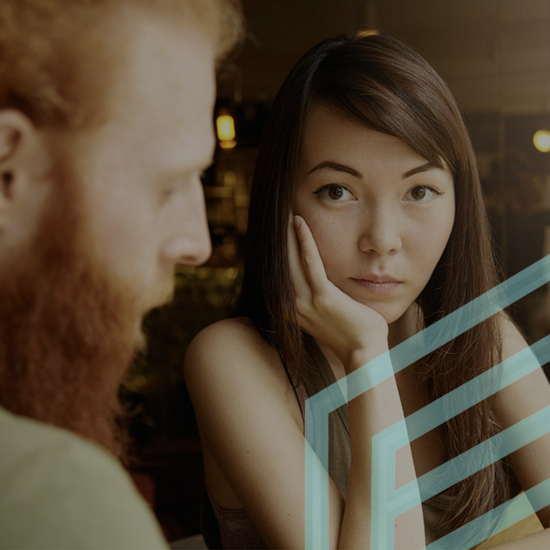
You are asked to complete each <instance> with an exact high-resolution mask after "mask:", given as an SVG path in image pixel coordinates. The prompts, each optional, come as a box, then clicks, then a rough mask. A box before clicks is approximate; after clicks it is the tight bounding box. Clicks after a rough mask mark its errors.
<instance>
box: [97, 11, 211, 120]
mask: <svg viewBox="0 0 550 550" xmlns="http://www.w3.org/2000/svg"><path fill="white" fill-rule="evenodd" d="M129 11H130V14H129V15H126V16H125V18H124V22H123V25H124V29H123V31H122V32H121V33H119V34H118V36H117V38H116V39H115V40H114V41H113V44H112V47H113V48H114V49H115V51H116V52H121V51H122V55H121V56H120V62H119V63H118V64H116V63H115V65H118V67H116V71H117V74H116V75H115V78H114V80H115V82H114V85H113V87H112V90H111V93H110V94H109V97H108V98H107V102H108V104H110V107H111V110H112V114H115V115H116V117H117V118H121V117H123V116H126V117H127V119H128V120H127V122H128V123H131V121H132V120H134V119H136V118H137V117H142V118H144V119H148V120H149V121H150V122H151V123H152V124H153V123H154V122H158V121H162V120H171V121H172V122H174V121H176V120H178V119H180V121H181V122H183V121H184V119H185V122H186V124H188V125H193V123H194V121H195V122H196V123H199V122H198V121H199V120H200V118H201V117H202V116H204V115H205V114H206V113H208V116H210V111H211V109H212V105H213V102H214V96H215V74H214V70H215V41H214V39H213V37H212V36H210V34H209V32H208V30H207V29H205V28H203V27H202V26H201V25H200V24H198V23H196V22H193V21H192V20H188V21H182V20H181V19H178V20H177V22H173V21H170V20H169V19H168V18H167V17H166V16H165V15H163V14H162V13H159V14H157V15H156V16H155V15H154V11H153V13H152V14H151V16H146V15H147V14H146V13H145V12H143V11H140V10H137V9H130V10H129Z"/></svg>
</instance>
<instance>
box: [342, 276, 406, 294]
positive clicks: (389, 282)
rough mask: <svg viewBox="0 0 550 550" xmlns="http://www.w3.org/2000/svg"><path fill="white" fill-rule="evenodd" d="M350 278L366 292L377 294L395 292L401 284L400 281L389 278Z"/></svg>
mask: <svg viewBox="0 0 550 550" xmlns="http://www.w3.org/2000/svg"><path fill="white" fill-rule="evenodd" d="M351 280H352V281H353V282H355V283H356V284H358V285H359V286H360V287H362V288H364V289H365V290H366V291H367V292H369V293H371V294H378V295H384V294H391V293H392V292H395V291H396V290H397V289H398V288H399V286H401V284H402V283H401V281H396V280H393V279H391V278H387V279H381V280H371V279H353V278H352V279H351Z"/></svg>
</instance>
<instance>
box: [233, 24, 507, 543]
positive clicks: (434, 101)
mask: <svg viewBox="0 0 550 550" xmlns="http://www.w3.org/2000/svg"><path fill="white" fill-rule="evenodd" d="M318 103H322V104H324V105H327V106H329V107H330V108H332V109H334V110H336V111H337V112H339V113H341V114H343V115H344V116H346V117H348V118H350V119H352V120H354V121H359V122H360V123H361V124H364V125H365V126H367V127H369V128H373V129H375V130H378V131H380V132H384V133H386V134H390V135H393V136H396V137H397V138H399V139H401V140H402V141H403V142H405V143H406V144H407V145H409V146H410V147H411V149H412V150H413V151H415V152H416V153H418V154H419V155H420V156H422V157H423V158H425V159H426V160H428V161H430V162H431V163H432V164H434V165H435V166H443V163H444V164H445V165H446V166H447V167H448V168H449V169H450V171H451V173H452V175H453V178H454V184H455V196H456V215H455V223H454V227H453V230H452V233H451V236H450V238H449V241H448V244H447V246H446V249H445V251H444V253H443V255H442V257H441V259H440V261H439V263H438V265H437V267H436V268H435V270H434V273H433V275H432V277H431V279H430V281H429V282H428V284H427V286H426V287H425V289H424V290H423V292H422V294H421V295H420V297H419V299H418V303H419V305H420V307H421V310H422V312H423V316H424V325H425V326H426V327H427V326H430V325H432V324H433V323H435V322H436V321H438V320H439V319H442V318H443V317H445V316H447V315H449V314H450V313H452V312H453V311H455V310H457V309H458V308H460V307H461V306H463V305H465V304H467V303H468V302H470V301H471V300H473V299H474V298H476V297H478V296H479V295H481V294H483V293H484V292H486V291H488V290H490V289H491V288H493V287H494V286H495V285H496V284H497V275H496V270H495V266H494V259H493V254H492V249H491V238H490V229H489V224H488V219H487V214H486V211H485V206H484V201H483V195H482V190H481V185H480V182H479V176H478V172H477V166H476V159H475V155H474V151H473V149H472V146H471V143H470V139H469V135H468V132H467V130H466V127H465V125H464V122H463V118H462V115H461V113H460V111H459V109H458V106H457V104H456V101H455V100H454V98H453V96H452V94H451V92H450V91H449V89H448V88H447V86H446V85H445V83H444V82H443V80H442V79H441V78H440V77H439V76H438V75H437V73H436V72H435V70H434V69H433V68H432V67H431V65H430V64H429V62H428V61H426V60H425V59H424V58H423V57H422V56H421V55H420V54H419V53H417V52H416V51H414V50H413V49H412V48H410V47H409V46H407V45H406V44H404V43H403V42H401V41H400V40H398V39H397V38H395V37H393V36H391V35H387V34H378V33H365V32H360V31H358V32H355V33H353V34H350V35H347V36H342V37H338V38H336V39H330V40H326V41H324V42H321V43H320V44H318V45H317V46H315V47H314V48H312V49H311V50H310V51H309V52H307V53H306V54H305V55H304V57H302V59H301V60H300V61H299V62H298V63H297V64H296V66H295V67H294V68H293V70H292V71H291V73H290V74H289V76H288V77H287V79H286V80H285V82H284V83H283V86H282V87H281V89H280V91H279V93H278V95H277V97H276V99H275V101H274V104H273V106H272V109H271V114H270V118H269V120H268V123H267V125H266V127H265V130H264V134H263V138H262V144H261V148H260V152H259V156H258V161H257V166H256V172H255V175H254V182H253V187H252V194H251V200H250V213H249V222H248V233H247V257H246V261H245V271H244V275H243V281H242V288H241V293H240V296H239V301H238V306H237V311H236V313H237V314H238V315H244V316H246V317H248V318H250V319H251V320H252V321H253V322H254V323H255V324H256V326H257V327H258V329H259V330H260V332H261V334H262V336H263V337H264V339H265V340H266V341H267V342H268V343H270V344H271V345H273V346H274V347H275V348H276V349H277V350H278V351H279V353H280V355H281V358H282V360H283V361H284V362H285V364H287V365H288V366H291V367H292V368H299V365H300V364H301V361H302V355H303V342H302V334H301V331H300V327H299V325H298V323H297V320H296V313H295V309H294V295H293V289H292V284H291V280H290V276H289V266H288V258H287V224H288V216H289V213H290V212H291V207H292V197H293V190H294V189H293V185H294V181H295V174H296V167H297V163H298V159H299V156H300V149H301V139H302V132H303V127H304V123H305V120H306V118H307V116H308V112H309V110H310V108H311V106H312V105H313V104H318ZM500 356H501V336H500V328H499V322H498V319H497V318H495V317H492V318H489V319H487V320H486V321H484V322H482V323H481V324H479V325H477V326H476V327H475V328H474V329H472V330H470V331H467V332H466V333H464V334H462V335H461V336H458V337H457V338H455V339H454V340H452V341H451V342H449V343H448V344H445V345H444V346H442V347H440V348H439V349H438V350H436V351H434V352H433V353H431V354H429V355H428V356H426V357H425V358H424V359H423V360H422V365H421V368H422V370H423V374H424V378H425V381H426V383H427V384H428V387H429V389H430V392H431V397H432V399H437V398H439V397H441V396H443V395H445V394H447V393H448V392H449V391H451V390H453V389H455V388H456V387H458V386H460V385H462V384H464V383H465V382H467V381H468V380H471V379H472V378H474V377H475V376H477V375H479V374H481V373H483V372H485V371H487V370H489V369H490V368H491V367H493V366H494V365H496V364H497V363H498V362H499V360H500ZM443 428H444V436H445V439H444V444H445V451H446V459H451V458H454V457H456V456H458V455H460V454H462V453H463V452H465V451H467V450H468V449H471V448H472V447H474V446H475V445H477V444H479V443H481V442H482V441H485V440H486V439H488V438H489V437H491V436H493V435H495V434H496V433H497V432H498V431H499V430H500V428H499V425H498V422H497V418H496V414H495V402H494V397H492V398H488V399H485V400H484V401H481V402H480V403H478V404H477V405H475V406H473V407H470V408H469V409H467V410H466V411H465V412H464V413H462V414H460V415H458V416H456V417H454V418H452V419H451V420H449V421H448V422H447V423H446V424H445V425H444V427H443ZM452 491H453V498H452V505H451V508H449V509H448V510H446V511H445V514H444V515H443V517H442V518H441V521H440V523H439V526H440V527H441V528H442V531H443V532H449V531H451V530H453V529H455V528H457V527H460V526H462V525H464V524H466V523H468V522H469V521H471V520H473V519H475V518H476V517H479V516H481V515H482V514H484V513H485V512H488V511H489V510H491V509H493V508H494V507H495V506H497V505H499V504H501V503H502V502H504V501H506V500H507V499H508V498H509V492H510V490H509V482H508V475H507V467H506V465H505V464H504V463H503V462H502V461H497V462H494V463H493V464H492V465H491V466H489V467H486V468H484V469H483V470H481V471H478V472H477V473H475V474H473V475H471V476H470V477H468V478H466V479H465V480H463V481H462V482H460V483H457V484H456V485H455V486H454V487H453V488H452Z"/></svg>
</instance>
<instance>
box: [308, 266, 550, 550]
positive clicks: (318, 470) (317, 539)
mask: <svg viewBox="0 0 550 550" xmlns="http://www.w3.org/2000/svg"><path fill="white" fill-rule="evenodd" d="M548 282H550V256H546V257H544V258H542V260H539V261H538V262H536V263H534V264H533V265H531V266H530V267H528V268H527V269H524V270H523V271H521V272H520V273H518V274H517V275H515V276H514V277H511V278H510V279H508V280H506V281H504V282H503V283H501V284H500V285H498V286H497V287H495V288H493V289H491V290H490V291H488V292H486V293H485V294H483V295H481V296H479V297H478V298H476V299H475V300H472V302H470V303H468V304H466V305H464V306H462V307H461V308H459V309H458V310H456V311H454V312H452V313H451V314H450V315H448V316H447V317H445V318H444V319H441V320H440V321H438V322H436V323H434V324H433V325H431V326H430V327H428V328H426V329H424V330H423V331H421V332H419V333H418V334H415V335H414V336H412V337H411V338H409V339H408V340H406V341H405V342H402V343H401V344H400V345H398V346H396V347H394V348H393V349H392V350H391V351H390V352H386V353H385V354H383V355H381V356H380V357H377V358H376V359H374V360H373V361H370V362H369V363H367V364H366V365H364V366H363V367H361V368H360V369H358V370H356V371H355V372H353V373H351V374H350V375H348V376H346V377H345V378H343V379H341V380H339V381H337V382H336V383H334V384H332V385H331V386H329V387H328V388H325V389H324V390H323V391H321V392H319V393H317V394H316V395H314V396H312V397H310V398H309V399H308V400H307V401H306V407H305V409H306V410H305V436H306V444H305V446H306V453H305V462H306V464H305V469H306V484H305V508H306V509H305V519H306V521H305V535H306V536H305V539H306V548H307V549H308V550H314V549H315V550H317V549H319V550H325V549H326V550H328V415H329V414H330V413H331V412H333V411H334V410H336V409H337V408H339V407H341V406H342V405H344V404H345V403H348V402H349V401H350V400H351V399H353V398H354V397H357V396H358V395H361V394H362V393H364V392H366V391H368V390H369V389H371V388H373V387H374V386H376V385H377V384H379V383H380V382H382V381H384V380H386V379H387V378H389V377H390V376H394V375H395V373H396V372H399V371H400V370H402V369H404V368H406V367H407V366H409V365H411V364H412V363H414V362H415V361H417V360H419V359H421V358H422V357H424V356H425V355H427V354H428V353H431V352H432V351H434V350H435V349H437V348H438V347H440V346H442V345H443V344H445V343H447V342H449V341H450V340H452V339H453V338H456V337H457V336H458V335H460V334H462V333H463V332H465V331H467V330H469V329H471V328H473V327H474V326H476V325H477V324H479V323H480V322H482V321H484V320H485V319H487V318H489V317H491V316H492V315H494V314H495V313H498V312H499V311H501V310H502V309H503V308H505V307H508V306H509V305H511V304H513V303H514V302H516V301H517V300H519V299H520V298H522V297H524V296H525V295H527V294H529V293H530V292H532V291H533V290H536V289H537V288H539V287H541V286H542V285H544V284H547V283H548ZM548 344H549V341H548V338H545V339H543V340H541V341H540V342H538V343H537V344H535V345H533V346H532V347H531V348H527V349H526V350H523V351H522V352H520V353H518V354H516V355H515V356H513V357H510V358H509V359H507V360H506V361H504V362H503V363H501V364H500V365H497V366H496V367H493V369H491V370H490V371H488V372H486V373H483V374H482V375H480V376H479V377H477V378H476V379H475V380H472V381H470V382H468V383H467V384H465V385H464V386H467V387H468V388H469V391H466V390H465V391H463V392H460V391H459V390H461V388H463V387H464V386H462V387H461V388H457V390H455V391H454V392H450V394H448V395H446V396H443V397H442V398H440V399H438V400H436V401H435V402H434V403H431V404H430V405H428V406H427V407H425V408H424V409H422V410H421V411H417V413H415V414H414V415H411V416H410V417H408V418H407V419H405V420H404V421H401V422H398V423H397V424H396V425H394V426H392V427H390V428H388V429H387V430H385V431H384V432H382V433H381V434H378V435H377V436H375V438H373V458H372V463H373V468H372V473H373V477H372V488H373V493H372V498H373V502H372V506H371V510H372V514H373V517H372V522H371V525H372V526H373V531H372V536H373V538H372V539H371V543H372V544H371V548H376V549H377V550H378V549H386V548H387V549H388V550H390V549H392V548H393V519H391V518H394V517H395V516H396V515H399V514H401V513H403V512H404V511H406V510H407V509H409V508H411V507H413V506H416V505H418V504H419V503H420V502H422V501H423V500H426V499H427V498H429V496H426V495H432V494H436V493H433V491H434V490H435V489H434V488H433V487H435V486H436V485H437V483H439V485H437V487H441V483H442V480H441V479H439V480H438V482H437V483H435V481H434V480H435V476H431V477H426V476H423V477H422V478H420V479H418V480H415V481H413V482H411V483H409V484H408V485H407V486H405V487H402V488H401V489H399V490H398V491H395V490H394V489H393V488H392V484H393V479H394V475H395V450H397V449H398V448H399V447H401V446H403V445H405V444H407V443H408V442H409V441H410V440H414V439H416V438H417V437H419V436H420V435H422V434H423V433H426V432H427V431H429V430H430V429H432V428H427V427H428V426H430V425H432V424H433V422H435V421H436V420H438V424H436V425H439V424H440V423H441V422H444V421H446V420H447V419H448V418H451V417H452V416H454V415H456V414H459V412H461V411H462V410H465V408H467V407H465V408H461V407H463V406H464V403H465V402H470V405H469V406H471V405H472V404H474V403H477V402H479V401H481V400H482V399H484V398H485V397H487V396H488V395H492V393H495V391H498V390H499V389H501V387H505V386H506V385H508V384H510V383H512V381H513V380H512V378H513V374H514V372H513V369H514V368H516V369H517V368H518V367H519V372H523V373H524V374H522V375H521V376H525V374H528V372H531V371H532V370H534V369H535V368H538V366H539V364H538V362H537V360H536V358H537V355H538V359H540V360H542V363H544V362H547V359H546V358H547V357H548V355H547V352H548ZM510 365H512V366H513V367H510V368H508V367H509V366H510ZM514 365H515V367H514ZM529 369H531V370H529ZM521 376H520V377H521ZM500 384H504V385H502V386H500ZM491 389H492V390H493V391H492V392H491V391H490V390H491ZM488 391H489V392H490V393H487V392H488ZM472 399H475V401H473V402H472ZM468 400H469V401H468ZM453 411H454V412H453ZM540 412H541V413H542V411H540ZM536 414H539V413H536ZM449 415H450V416H449ZM532 416H533V417H534V418H533V419H532V418H531V417H529V418H527V419H525V420H523V421H522V422H521V423H518V424H517V425H516V426H512V427H511V428H509V429H508V430H506V431H505V432H502V434H499V436H495V437H493V438H491V439H490V440H489V441H488V442H485V443H484V444H482V445H484V447H481V446H478V447H476V449H478V453H470V454H468V453H464V455H461V457H456V458H455V459H453V460H452V461H449V463H448V464H446V465H443V466H442V467H441V468H443V467H446V468H447V470H446V471H445V474H444V475H443V474H442V472H443V470H439V469H438V470H439V475H440V476H442V477H445V476H447V475H450V472H451V470H452V469H455V468H458V469H459V470H460V469H461V468H466V469H468V468H469V470H468V471H470V473H473V472H475V471H477V470H479V469H480V468H481V467H483V466H480V464H487V460H488V456H493V461H494V460H498V458H494V457H495V456H498V453H499V452H503V449H505V447H506V445H507V444H508V443H507V442H509V441H511V440H514V439H515V437H509V436H510V434H512V435H513V434H516V435H517V434H518V433H519V431H521V432H522V434H523V435H525V434H524V432H528V434H531V435H533V434H535V433H538V432H536V431H532V432H531V431H529V430H531V428H529V430H525V426H535V425H536V426H537V429H540V426H539V425H538V424H537V422H536V420H537V418H539V417H537V416H536V415H532ZM441 418H443V420H441ZM528 422H531V423H532V424H528ZM524 423H525V424H524ZM544 424H545V425H546V426H548V427H549V428H550V424H549V423H548V422H547V420H545V421H544ZM520 425H522V428H521V430H519V431H518V430H516V431H513V430H512V428H516V427H517V426H520ZM533 429H534V428H533ZM510 430H512V431H510ZM548 431H550V429H546V431H545V432H544V433H543V434H541V435H544V434H545V433H547V432H548ZM409 432H410V433H409ZM504 433H507V435H506V436H505V435H503V434H504ZM538 437H540V435H539V436H538ZM496 438H498V439H496ZM532 440H533V439H531V440H529V441H527V442H525V443H523V444H527V443H529V442H530V441H532ZM512 446H513V444H512ZM518 448H519V447H518ZM375 450H376V452H375ZM506 454H509V453H505V454H503V455H502V456H506ZM468 458H469V459H472V458H474V461H473V463H474V464H477V466H478V467H477V469H474V470H473V471H472V466H468V467H466V466H461V464H466V463H467V462H468V460H467V459H468ZM470 461H471V460H470ZM484 461H485V462H484ZM489 463H490V462H489ZM461 471H466V470H461ZM430 473H432V472H430ZM468 475H470V474H468ZM427 476H429V474H427ZM423 478H424V479H423ZM389 480H390V481H391V482H390V481H389ZM388 483H389V484H388ZM454 483H455V482H453V483H450V485H452V484H454ZM545 483H546V482H543V484H541V486H542V485H544V484H545ZM450 485H449V484H448V485H446V486H445V487H444V488H443V489H439V490H438V492H439V491H441V490H444V489H445V488H446V487H448V486H450ZM544 486H545V487H546V485H544ZM543 494H544V491H543V490H542V489H540V487H539V486H537V487H533V488H532V489H530V490H529V491H526V492H525V493H522V494H521V495H518V496H517V497H515V498H514V499H512V500H511V501H510V503H512V502H514V506H518V507H519V508H520V509H522V510H523V512H522V513H525V507H523V508H522V503H524V502H527V501H531V500H533V506H532V508H529V513H532V511H533V509H535V510H537V509H540V508H541V507H544V506H547V505H548V504H550V502H545V501H544V497H543V496H541V495H543ZM405 502H408V503H409V505H408V507H406V508H405V506H407V505H406V504H404V503H405ZM535 505H537V506H538V505H540V507H539V508H536V506H535ZM505 508H506V505H503V506H500V507H498V508H496V509H495V510H493V511H491V512H489V513H488V514H486V515H485V516H487V517H485V516H483V517H481V518H478V519H476V520H475V522H470V524H468V525H466V526H464V527H463V528H461V529H460V530H457V531H456V532H455V533H451V534H450V535H447V536H446V537H443V538H442V539H440V540H439V541H437V543H433V544H431V545H429V547H428V548H429V549H430V550H432V549H435V548H445V547H447V548H449V547H452V548H460V547H466V546H464V545H461V546H457V544H456V543H452V544H453V546H449V544H450V543H451V539H448V538H447V537H450V536H451V535H457V536H458V533H461V535H460V536H461V537H462V539H463V540H466V539H468V538H472V537H474V536H476V537H479V536H481V535H480V534H479V533H482V534H483V533H486V532H487V529H486V526H487V525H494V524H495V523H497V522H498V519H499V518H502V512H503V510H504V509H505ZM395 510H399V513H398V514H395ZM516 516H517V517H518V518H520V516H521V513H520V514H516ZM520 519H521V518H520ZM512 520H514V522H515V521H519V519H516V518H512ZM512 520H509V519H508V518H507V519H506V521H512ZM381 525H382V527H380V526H381ZM389 526H391V535H390V528H389ZM480 526H484V527H483V528H482V527H480ZM503 528H504V527H500V526H499V530H502V529H503ZM493 532H494V531H493ZM375 542H376V544H375ZM435 544H437V546H434V545H435ZM441 545H444V546H441ZM470 546H471V545H470Z"/></svg>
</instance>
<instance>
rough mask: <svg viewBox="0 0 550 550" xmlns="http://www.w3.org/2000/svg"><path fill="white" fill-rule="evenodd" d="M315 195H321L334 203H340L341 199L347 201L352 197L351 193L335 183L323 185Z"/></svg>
mask: <svg viewBox="0 0 550 550" xmlns="http://www.w3.org/2000/svg"><path fill="white" fill-rule="evenodd" d="M315 194H316V195H321V196H323V197H326V198H328V199H330V200H332V201H335V202H337V201H338V202H341V199H342V198H347V199H349V197H350V196H352V195H351V192H350V191H349V190H348V189H347V188H346V187H344V186H343V185H337V184H335V183H332V184H330V185H325V186H324V187H322V188H321V189H319V190H318V191H315Z"/></svg>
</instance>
